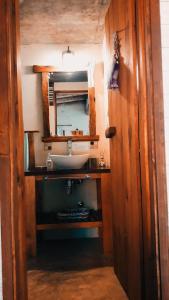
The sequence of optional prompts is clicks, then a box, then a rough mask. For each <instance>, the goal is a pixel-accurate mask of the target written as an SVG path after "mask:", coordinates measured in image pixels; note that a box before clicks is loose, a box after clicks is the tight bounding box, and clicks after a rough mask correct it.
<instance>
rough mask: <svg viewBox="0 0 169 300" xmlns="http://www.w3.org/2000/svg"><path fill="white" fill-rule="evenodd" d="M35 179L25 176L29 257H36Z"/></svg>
mask: <svg viewBox="0 0 169 300" xmlns="http://www.w3.org/2000/svg"><path fill="white" fill-rule="evenodd" d="M35 189H36V187H35V177H34V176H28V177H26V176H25V192H24V196H25V203H26V243H27V256H35V255H36V192H35Z"/></svg>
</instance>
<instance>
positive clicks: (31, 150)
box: [28, 132, 35, 170]
mask: <svg viewBox="0 0 169 300" xmlns="http://www.w3.org/2000/svg"><path fill="white" fill-rule="evenodd" d="M28 145H29V170H33V169H34V168H35V147H34V132H28Z"/></svg>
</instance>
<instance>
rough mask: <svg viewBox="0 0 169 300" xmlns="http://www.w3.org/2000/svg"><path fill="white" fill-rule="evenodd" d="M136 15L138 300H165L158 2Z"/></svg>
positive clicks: (168, 268)
mask: <svg viewBox="0 0 169 300" xmlns="http://www.w3.org/2000/svg"><path fill="white" fill-rule="evenodd" d="M136 11H137V16H138V17H137V23H136V24H137V43H138V63H139V66H138V76H139V77H138V78H139V90H138V92H139V112H140V118H139V128H140V129H139V132H140V134H139V139H140V164H141V185H142V213H143V237H144V241H143V247H144V289H145V293H144V299H147V300H148V299H162V300H167V299H169V281H168V278H169V251H168V245H169V241H168V213H167V211H168V210H167V188H166V166H165V163H166V162H165V149H164V145H165V142H164V139H165V137H164V105H163V92H162V91H163V87H162V80H161V78H162V59H161V32H160V8H159V1H157V0H144V1H141V0H139V1H137V5H136Z"/></svg>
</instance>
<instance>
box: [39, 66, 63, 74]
mask: <svg viewBox="0 0 169 300" xmlns="http://www.w3.org/2000/svg"><path fill="white" fill-rule="evenodd" d="M33 72H34V73H50V72H58V68H57V67H55V66H37V65H34V66H33Z"/></svg>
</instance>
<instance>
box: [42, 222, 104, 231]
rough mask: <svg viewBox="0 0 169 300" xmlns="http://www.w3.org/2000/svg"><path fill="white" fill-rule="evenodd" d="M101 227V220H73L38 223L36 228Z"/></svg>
mask: <svg viewBox="0 0 169 300" xmlns="http://www.w3.org/2000/svg"><path fill="white" fill-rule="evenodd" d="M98 227H102V222H101V221H96V222H75V223H58V224H38V225H37V226H36V228H37V230H51V229H53V230H55V229H73V228H76V229H77V228H98Z"/></svg>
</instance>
